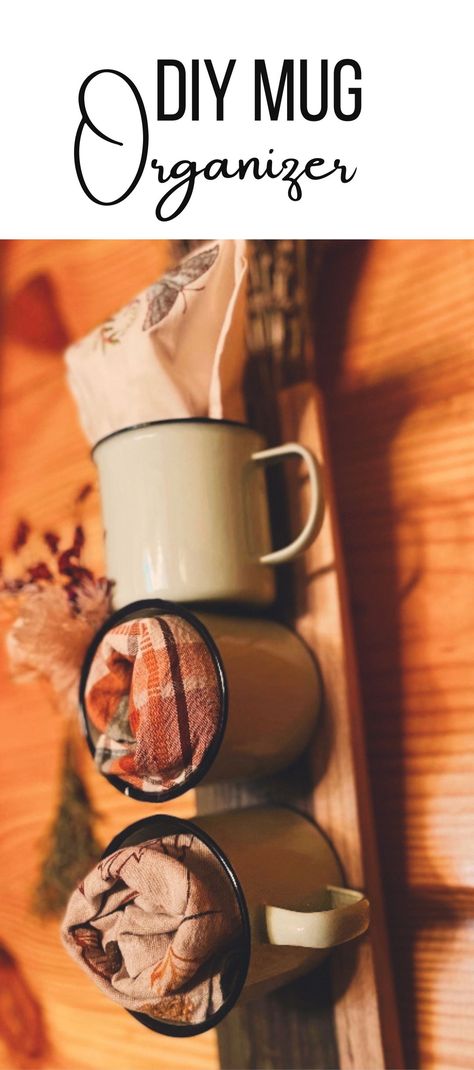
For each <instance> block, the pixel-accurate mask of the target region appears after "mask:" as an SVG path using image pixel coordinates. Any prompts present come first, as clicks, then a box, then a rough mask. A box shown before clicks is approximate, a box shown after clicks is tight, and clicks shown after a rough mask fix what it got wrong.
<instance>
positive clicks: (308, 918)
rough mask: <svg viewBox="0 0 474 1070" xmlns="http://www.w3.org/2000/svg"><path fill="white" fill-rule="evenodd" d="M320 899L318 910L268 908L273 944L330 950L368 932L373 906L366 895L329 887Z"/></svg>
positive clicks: (322, 891) (268, 931)
mask: <svg viewBox="0 0 474 1070" xmlns="http://www.w3.org/2000/svg"><path fill="white" fill-rule="evenodd" d="M320 897H321V902H320V904H319V905H318V909H317V910H309V911H308V910H304V911H300V910H286V909H283V908H282V907H272V906H267V907H265V921H266V926H267V935H268V938H269V940H270V943H271V944H286V945H287V946H288V945H291V946H293V947H314V948H328V947H336V946H337V945H338V944H345V943H346V942H347V941H348V940H354V939H355V937H356V936H361V935H362V933H365V932H366V930H367V929H368V927H369V915H370V906H369V901H368V899H366V897H365V895H364V894H363V892H355V891H352V889H350V888H335V887H334V885H332V884H328V885H326V886H325V887H324V888H321V889H320Z"/></svg>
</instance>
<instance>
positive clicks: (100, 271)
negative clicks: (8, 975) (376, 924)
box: [0, 242, 474, 1070]
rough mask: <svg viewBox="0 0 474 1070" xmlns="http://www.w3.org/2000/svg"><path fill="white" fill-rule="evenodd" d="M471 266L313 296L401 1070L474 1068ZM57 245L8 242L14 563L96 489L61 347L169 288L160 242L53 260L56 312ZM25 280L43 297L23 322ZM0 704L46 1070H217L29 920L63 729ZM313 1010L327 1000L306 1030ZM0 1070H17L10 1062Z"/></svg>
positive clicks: (25, 952) (3, 472)
mask: <svg viewBox="0 0 474 1070" xmlns="http://www.w3.org/2000/svg"><path fill="white" fill-rule="evenodd" d="M60 244H61V243H60ZM163 244H164V243H163ZM473 244H474V243H470V242H376V243H334V245H329V246H328V248H327V251H326V259H325V266H324V271H323V273H322V276H321V279H322V281H321V284H320V287H319V289H318V292H316V293H315V294H314V295H313V304H314V307H315V312H316V317H315V318H316V322H317V332H316V342H317V345H316V350H317V359H318V379H319V381H320V383H321V384H322V386H323V397H324V401H325V412H326V417H327V423H328V433H329V445H330V452H331V459H332V468H333V475H334V478H335V492H336V503H337V508H338V511H339V515H340V520H341V532H342V543H343V550H344V557H345V561H346V564H347V572H348V580H349V594H350V600H351V610H352V617H353V620H354V622H355V639H356V653H357V660H358V664H359V666H360V670H361V685H362V687H361V690H362V700H363V711H364V717H365V725H366V740H367V743H368V757H369V769H370V775H371V786H372V793H373V798H374V802H375V817H376V824H377V835H378V843H379V849H380V860H381V866H382V876H383V884H384V892H385V902H386V906H387V913H388V920H389V933H390V939H391V946H392V953H393V960H394V965H395V979H396V986H397V992H398V998H399V1004H400V1009H401V1013H402V1025H403V1037H404V1043H405V1045H406V1048H407V1063H408V1065H409V1066H411V1067H423V1068H430V1070H451V1068H452V1070H468V1068H470V1067H472V1066H474V1024H473V1019H472V1014H471V1013H470V1004H471V997H470V990H471V988H472V978H473V968H472V962H473V947H472V944H473V935H472V933H473V930H472V899H473V893H472V885H473V879H472V842H473V794H474V793H473V789H472V784H473V779H472V772H473V761H472V755H473V747H472V722H473V718H472V691H473V689H472V683H473V678H472V652H471V642H470V635H471V634H472V624H473V597H472V554H471V545H472V533H473V532H472V529H473V508H472V477H473V469H474V456H473V455H474V449H473V435H472V427H473V417H474V383H473V357H474V354H473V337H474V331H473V328H474V322H473V320H474V305H473V290H474V248H473ZM41 245H42V246H43V247H42V248H39V246H41ZM52 245H56V243H12V245H11V246H10V245H8V247H7V248H4V249H3V259H2V262H1V263H0V272H2V274H3V277H4V282H5V286H4V290H5V292H8V307H5V305H4V307H3V331H2V343H1V345H2V350H1V353H0V416H1V421H0V446H1V456H0V479H1V488H0V495H1V504H2V508H1V510H0V540H1V546H2V548H5V547H6V546H7V545H8V543H9V540H10V537H11V532H12V529H13V527H14V524H15V522H16V520H17V518H18V517H19V516H21V515H23V514H24V513H25V512H26V513H27V514H28V515H29V517H30V518H31V519H32V520H33V522H34V523H35V524H38V525H45V526H46V525H47V526H50V525H54V526H55V527H56V528H59V529H60V530H61V531H64V532H65V533H66V532H68V530H69V527H70V526H71V525H72V523H73V509H72V501H73V498H74V496H75V494H76V492H77V490H78V488H79V487H80V486H81V485H82V484H83V483H84V482H86V481H88V480H89V479H90V478H94V469H93V467H92V465H91V463H90V461H89V458H88V451H87V447H86V446H85V444H84V440H83V438H82V435H81V432H80V429H79V427H78V424H77V418H76V413H75V409H74V406H73V403H72V401H71V399H70V398H69V395H68V393H67V390H66V387H65V384H64V376H63V369H62V365H61V360H60V352H61V348H62V346H63V345H64V340H65V339H67V338H69V337H73V335H74V334H76V335H77V334H79V333H84V331H85V330H87V329H89V328H91V327H92V326H93V325H94V323H95V322H96V321H97V320H99V319H101V318H102V317H103V316H104V315H106V314H109V313H110V312H111V311H113V307H115V305H116V304H120V303H122V302H123V301H125V300H126V299H127V298H128V297H130V296H131V295H132V294H133V293H134V292H136V290H137V289H138V288H140V287H141V286H142V285H144V284H145V283H146V282H147V281H148V280H149V278H150V276H151V275H152V274H154V273H156V274H158V273H159V270H160V264H162V263H163V262H164V260H165V258H166V257H167V251H166V250H165V249H164V248H163V247H162V245H161V243H151V242H150V243H114V242H110V243H87V242H84V243H64V245H65V246H67V248H61V249H60V250H58V251H57V253H56V254H54V256H53V259H54V262H55V272H53V276H54V278H55V279H56V281H57V285H56V286H55V288H54V293H53V295H51V293H50V292H49V289H48V284H47V282H45V279H46V276H47V274H48V268H49V260H50V259H51V256H52V253H51V246H52ZM99 245H100V247H101V248H100V249H99ZM92 246H95V248H94V249H92ZM142 246H146V247H147V248H146V249H144V248H142ZM31 274H33V275H35V276H36V280H37V281H36V283H35V285H34V286H33V284H32V283H28V294H27V298H28V300H26V296H25V293H24V292H23V289H22V287H23V288H24V287H25V285H26V281H27V280H28V279H29V276H30V275H31ZM61 278H62V280H63V281H62V286H60V285H59V282H58V280H60V279H61ZM40 279H42V280H43V281H42V282H39V281H38V280H40ZM72 281H73V282H74V285H72ZM66 291H67V293H66ZM111 292H113V293H114V294H120V297H119V298H118V299H115V298H111V296H110V295H111ZM65 293H66V296H65ZM45 294H47V300H45ZM72 294H75V295H76V297H75V300H74V299H73V298H72V297H71V295H72ZM67 295H69V296H67ZM51 296H52V297H53V300H52V299H51ZM111 300H112V302H113V303H112V305H111V304H110V302H111ZM97 506H98V503H97V496H94V497H92V498H91V499H90V500H89V502H88V504H87V510H86V524H87V531H88V540H89V546H90V555H91V560H97V559H98V555H99V554H100V525H99V520H98V509H97ZM2 658H3V654H2ZM1 691H2V700H3V703H2V704H3V711H4V724H5V725H7V726H8V747H5V746H4V747H2V752H1V758H0V763H1V769H0V800H1V808H2V815H3V823H2V829H1V832H0V837H1V838H0V858H1V860H2V872H3V881H4V895H3V897H2V912H1V921H0V936H1V938H2V940H3V941H4V943H5V945H6V947H7V948H8V950H9V951H10V952H12V953H13V954H14V956H15V960H16V961H17V963H18V965H19V968H20V970H21V975H22V977H23V978H24V979H25V981H26V982H27V985H28V989H29V991H30V992H31V994H32V996H33V998H34V999H35V1000H37V1001H38V1003H39V1004H40V1005H41V1008H42V1025H43V1028H44V1030H45V1037H46V1041H45V1042H46V1043H47V1044H48V1045H49V1052H50V1054H49V1055H48V1056H47V1058H46V1057H45V1058H43V1060H42V1061H41V1058H40V1060H39V1062H37V1065H38V1066H42V1067H43V1068H44V1067H51V1068H53V1070H66V1068H67V1070H86V1067H87V1068H89V1067H97V1068H99V1067H101V1068H105V1070H107V1068H108V1067H110V1068H112V1067H113V1068H114V1070H122V1068H125V1067H127V1068H128V1067H131V1066H133V1067H134V1068H136V1070H142V1068H144V1070H145V1068H146V1067H150V1068H151V1066H153V1067H155V1068H159V1067H161V1066H163V1067H165V1066H166V1067H170V1068H181V1067H183V1070H184V1067H190V1068H191V1070H194V1068H196V1070H204V1068H206V1070H207V1068H208V1067H209V1068H211V1070H212V1067H217V1065H218V1053H217V1042H216V1038H215V1036H214V1034H208V1035H207V1036H205V1037H202V1038H198V1040H197V1041H193V1042H192V1043H189V1045H186V1049H185V1051H183V1050H182V1047H181V1046H180V1045H177V1044H176V1043H175V1042H173V1041H172V1040H170V1041H168V1040H166V1038H158V1037H153V1038H150V1035H149V1034H148V1033H147V1032H145V1030H142V1029H141V1028H140V1027H139V1026H138V1025H137V1024H136V1023H134V1022H133V1021H132V1020H131V1019H129V1016H127V1015H123V1014H121V1013H120V1011H119V1010H118V1009H117V1008H115V1007H113V1006H112V1005H109V1004H108V1002H107V1001H105V1000H104V1002H103V1005H101V1007H100V1008H99V1007H98V1003H97V996H96V993H95V991H94V990H92V991H91V990H90V985H89V984H88V982H87V978H85V977H84V978H82V976H81V975H77V970H76V969H75V968H74V966H73V964H72V963H71V964H70V963H69V961H68V959H67V958H66V956H65V955H64V953H63V951H62V949H61V947H60V945H59V942H58V935H57V926H56V923H54V922H51V923H49V922H48V923H47V924H45V923H41V924H40V925H38V923H37V922H36V921H34V919H33V918H32V916H31V914H30V912H29V893H30V888H31V884H32V881H33V877H34V873H35V869H36V862H37V857H38V840H39V838H40V836H41V834H42V832H43V830H44V827H45V824H46V823H47V821H48V820H49V818H50V816H51V814H52V809H53V804H54V795H55V785H56V776H57V770H58V762H59V750H60V745H61V738H62V734H63V731H64V724H63V721H62V719H61V714H60V712H59V711H55V710H53V709H52V708H51V701H50V697H49V696H48V694H47V691H46V690H45V689H42V688H39V687H37V686H33V685H28V686H26V685H24V686H23V687H22V688H21V689H19V688H18V687H16V686H14V685H12V683H11V682H10V680H9V677H8V672H7V669H6V666H5V663H4V660H3V661H2V665H1ZM89 784H90V788H91V790H92V793H93V798H94V802H95V804H96V806H97V807H98V808H99V809H100V810H101V811H102V815H103V816H102V819H101V828H100V831H101V834H102V837H103V839H104V842H105V840H107V839H108V838H109V836H110V835H112V834H113V833H114V832H116V831H117V830H118V829H119V828H120V827H122V826H123V825H125V824H126V823H128V822H129V821H130V820H134V819H135V818H136V816H139V814H141V813H143V812H144V811H143V806H141V805H140V804H138V803H134V802H133V801H132V800H126V799H124V798H122V797H121V796H119V795H118V793H116V792H113V790H112V789H111V788H109V787H108V785H107V784H102V782H99V778H96V777H94V776H92V777H90V779H89ZM302 787H304V785H302ZM181 806H182V807H183V809H180V808H179V807H177V808H174V810H175V812H181V813H183V814H184V813H185V812H186V813H190V812H192V808H193V800H192V799H191V798H189V799H188V797H186V800H183V803H182V804H181ZM321 820H322V817H321ZM304 994H305V993H304V990H303V992H300V997H303V996H304ZM316 997H317V993H316V994H314V999H316ZM311 1000H313V993H310V1000H309V1008H310V1010H309V1011H308V1016H309V1017H310V1018H311V1007H312V1006H314V1000H313V1003H311ZM275 1014H276V1015H278V1006H277V1007H276V1009H275ZM324 1014H325V1011H324V1008H323V1010H322V1011H321V1015H322V1018H321V1021H320V1030H324V1028H325V1026H324V1021H325V1020H326V1019H325V1018H324ZM312 1021H313V1023H314V1021H315V1019H314V1011H313V1014H312ZM317 1027H318V1020H316V1028H317ZM325 1043H326V1044H328V1043H330V1037H327V1036H326V1037H325ZM294 1044H295V1046H296V1044H297V1039H296V1038H295V1039H294ZM272 1054H274V1053H272V1052H270V1053H269V1057H271V1056H272ZM315 1057H316V1060H317V1059H318V1057H319V1056H318V1052H316V1056H315ZM249 1058H250V1059H251V1058H252V1053H250V1055H249ZM305 1058H306V1062H305V1063H303V1064H302V1065H306V1066H307V1065H310V1062H309V1061H308V1059H309V1058H310V1056H309V1055H308V1054H307V1053H306V1056H305ZM254 1063H255V1060H254ZM25 1065H26V1064H25ZM256 1065H258V1064H256ZM262 1065H263V1064H262ZM313 1065H314V1066H316V1065H317V1062H314V1064H313ZM0 1066H1V1067H2V1068H5V1070H7V1068H11V1067H14V1066H15V1063H14V1062H13V1061H12V1057H11V1053H10V1052H9V1050H8V1047H5V1048H4V1050H3V1051H2V1047H1V1045H0Z"/></svg>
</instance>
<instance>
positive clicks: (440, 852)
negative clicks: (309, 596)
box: [313, 241, 474, 1070]
mask: <svg viewBox="0 0 474 1070" xmlns="http://www.w3.org/2000/svg"><path fill="white" fill-rule="evenodd" d="M313 303H314V306H315V311H316V323H317V325H318V327H317V353H318V360H319V377H320V380H321V382H322V384H323V388H324V395H325V399H326V412H327V416H328V422H329V433H330V443H331V447H332V461H333V476H334V479H335V486H336V494H337V502H338V507H339V514H340V520H341V530H342V535H343V546H344V556H345V562H346V568H347V574H348V577H349V586H350V594H351V602H352V618H353V623H354V629H355V636H356V644H357V654H358V663H359V667H360V672H361V683H362V696H363V706H364V711H365V721H366V738H367V741H368V748H369V763H370V771H371V779H372V789H373V797H374V804H375V806H374V809H375V815H376V819H377V828H378V840H379V848H380V860H381V865H382V873H383V879H384V888H385V902H386V907H387V912H388V919H389V931H390V934H391V943H392V950H393V959H394V965H395V977H396V981H397V989H398V996H399V1001H400V1008H401V1015H402V1024H403V1035H404V1040H405V1047H406V1053H407V1062H408V1065H409V1066H410V1067H419V1066H423V1067H433V1068H434V1067H436V1068H439V1070H448V1068H449V1070H450V1068H459V1070H466V1068H469V1067H472V1066H473V1065H474V1024H473V1017H472V986H473V980H474V970H473V962H474V956H473V951H474V929H473V926H472V913H473V902H474V894H473V877H474V870H473V862H472V844H473V842H474V821H473V816H474V815H473V811H474V787H473V785H474V779H473V773H474V747H473V728H474V716H473V713H474V710H473V696H474V689H473V684H474V670H473V659H472V637H473V624H474V599H473V594H474V582H473V535H474V523H473V521H474V506H473V477H474V242H462V241H461V242H429V241H428V242H374V243H350V244H346V243H335V244H334V245H333V246H332V247H331V248H330V249H329V250H328V251H327V256H326V262H325V271H324V273H323V276H322V279H321V285H320V287H319V290H318V292H317V293H316V294H314V296H313Z"/></svg>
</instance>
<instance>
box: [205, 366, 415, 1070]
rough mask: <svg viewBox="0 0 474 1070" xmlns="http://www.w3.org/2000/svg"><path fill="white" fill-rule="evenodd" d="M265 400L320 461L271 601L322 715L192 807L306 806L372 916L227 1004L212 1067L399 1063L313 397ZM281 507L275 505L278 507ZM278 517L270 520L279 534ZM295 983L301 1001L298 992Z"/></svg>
mask: <svg viewBox="0 0 474 1070" xmlns="http://www.w3.org/2000/svg"><path fill="white" fill-rule="evenodd" d="M274 401H275V402H276V405H277V406H278V435H279V436H281V438H282V440H284V441H286V440H287V441H290V440H297V441H300V442H304V443H305V444H306V445H309V446H310V448H312V449H313V451H314V453H315V454H316V456H318V457H319V458H320V459H322V461H323V465H324V469H325V486H326V492H327V511H326V518H325V521H324V525H323V530H322V532H321V534H320V536H319V538H318V539H317V540H316V542H315V543H314V544H313V546H312V547H311V548H310V550H309V551H308V552H307V553H306V554H305V555H304V556H303V557H302V558H301V559H300V560H299V562H298V563H297V564H296V566H295V567H294V568H293V569H292V575H291V576H288V575H287V576H286V578H285V581H284V582H283V584H280V597H279V603H278V609H277V612H278V614H279V616H280V617H282V618H284V619H286V620H287V621H291V622H292V623H293V624H294V625H295V626H296V627H297V629H298V630H299V631H300V633H301V635H302V636H303V637H304V638H305V640H306V641H307V642H308V644H309V645H310V646H311V648H312V649H313V651H314V653H315V654H316V656H317V658H318V660H319V664H320V667H321V671H322V677H323V684H324V692H325V701H324V710H323V713H322V718H321V721H322V723H321V725H320V728H319V731H318V733H317V736H316V739H315V742H314V745H313V748H312V752H311V754H309V755H307V756H305V757H304V758H303V759H302V761H301V762H300V763H299V764H298V767H297V768H294V769H293V770H290V771H288V772H287V773H286V774H282V775H280V776H277V777H273V778H271V779H270V780H268V781H267V782H265V783H262V782H260V783H258V784H239V785H238V786H234V785H225V786H220V785H219V786H215V787H213V788H209V787H208V788H205V789H204V788H202V789H198V790H197V792H196V797H197V805H198V811H199V812H205V811H209V810H212V809H218V808H219V809H223V808H227V807H229V806H236V805H251V804H252V803H256V802H262V801H267V800H268V801H277V800H284V801H286V802H289V803H291V804H293V805H297V806H299V807H300V808H301V809H305V810H307V811H308V812H311V813H312V814H313V816H314V817H315V818H316V819H317V820H318V821H319V822H320V824H321V826H322V827H323V828H324V829H325V831H327V832H328V834H329V836H330V837H331V839H332V842H333V843H334V845H335V847H336V849H337V851H338V853H339V855H340V858H341V861H342V863H343V867H344V870H345V873H346V877H347V880H348V882H349V883H350V884H352V885H353V886H354V887H360V888H367V890H368V891H369V895H370V897H371V902H372V923H371V929H370V932H369V933H368V934H367V937H365V938H364V940H363V941H360V942H358V944H357V945H355V946H354V947H352V946H351V947H347V948H340V949H338V950H337V951H336V952H334V953H333V955H332V956H331V962H330V965H328V966H327V967H325V968H324V970H323V971H321V972H320V973H318V972H315V973H314V974H313V975H312V976H311V977H310V978H307V979H306V982H304V981H300V982H298V983H297V984H296V985H290V986H287V987H286V988H285V989H283V990H282V991H281V992H277V993H273V994H271V995H270V996H267V997H266V998H265V999H264V1000H260V1001H258V1003H256V1004H255V1005H254V1006H243V1007H241V1008H238V1009H237V1010H235V1011H233V1012H232V1013H231V1014H230V1015H229V1017H228V1019H227V1020H226V1021H225V1022H224V1023H223V1024H222V1025H221V1026H220V1027H219V1029H218V1034H219V1050H220V1057H221V1067H222V1068H223V1070H238V1068H240V1070H244V1068H245V1070H247V1068H248V1070H251V1068H253V1067H255V1066H258V1067H260V1066H262V1067H269V1068H270V1067H271V1068H275V1070H276V1068H280V1067H286V1068H287V1070H291V1068H295V1070H298V1068H301V1070H306V1068H314V1070H319V1068H325V1067H326V1068H327V1067H329V1066H331V1067H333V1066H334V1067H335V1066H338V1067H340V1068H341V1070H362V1068H364V1070H381V1068H383V1067H392V1068H393V1067H397V1068H401V1067H402V1066H403V1056H402V1052H401V1046H400V1037H399V1029H398V1021H397V1014H396V1005H395V999H394V992H393V984H392V979H391V968H390V960H389V955H388V947H387V940H386V933H385V921H384V912H383V905H382V894H381V886H380V880H379V875H378V865H377V858H376V847H375V840H374V831H373V822H372V814H371V806H370V798H369V791H368V782H367V771H366V760H365V746H364V739H363V729H362V721H361V712H360V705H359V696H358V687H357V675H356V671H355V664H354V657H353V648H352V639H351V633H350V624H349V616H348V612H347V603H346V595H345V584H344V576H343V568H342V558H341V553H340V547H339V543H338V536H337V524H336V517H335V507H334V496H333V490H332V484H331V475H330V459H329V456H328V452H327V443H326V438H325V433H324V426H323V414H322V406H321V401H320V398H319V396H318V394H317V391H316V390H315V388H314V387H313V386H312V385H311V384H308V383H303V384H299V385H296V386H293V387H290V388H288V389H286V390H283V391H281V392H280V393H279V396H278V398H277V399H274ZM266 402H267V410H266V416H265V420H266V422H267V428H266V430H267V435H268V436H269V437H272V438H275V433H274V434H273V435H272V436H270V435H269V429H268V413H269V412H270V411H271V398H268V397H267V399H266ZM271 418H274V417H271ZM292 475H293V478H290V479H288V482H287V490H288V496H287V502H286V503H285V504H286V509H285V511H286V513H287V517H288V516H290V517H291V527H292V528H293V531H294V533H296V532H297V530H298V529H299V528H300V527H301V518H302V517H303V516H304V514H305V508H306V500H305V499H306V487H305V484H304V482H303V483H301V481H299V482H296V481H295V478H294V473H293V474H292ZM292 488H293V493H292ZM281 504H282V503H281V502H280V506H281ZM282 511H283V510H282V508H280V514H281V512H282ZM283 526H284V525H283V524H280V525H279V527H280V537H281V528H282V527H283ZM289 580H290V582H288V581H289ZM303 992H304V993H305V998H304V999H301V998H299V997H301V994H302V993H303ZM298 993H299V997H298Z"/></svg>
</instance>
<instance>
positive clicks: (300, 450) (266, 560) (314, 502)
mask: <svg viewBox="0 0 474 1070" xmlns="http://www.w3.org/2000/svg"><path fill="white" fill-rule="evenodd" d="M295 455H296V456H298V457H302V458H303V460H304V462H305V464H306V468H307V470H308V475H309V484H310V492H311V502H310V507H309V516H308V519H307V521H306V524H305V525H304V528H303V530H302V531H300V534H299V535H297V537H296V539H293V542H290V543H288V546H282V547H281V548H280V549H279V550H272V551H271V552H270V553H268V554H262V556H261V557H260V558H259V561H260V564H261V565H280V564H283V562H284V561H291V559H292V558H293V557H296V555H297V554H299V553H301V551H302V550H305V549H306V547H307V546H309V544H310V543H311V542H312V541H313V539H314V538H315V537H316V535H317V534H318V532H319V530H320V528H321V525H322V522H323V516H324V496H323V487H322V477H321V468H320V466H319V464H318V462H317V461H316V459H315V457H313V454H312V453H310V451H309V450H308V449H306V446H300V444H299V442H286V443H285V445H284V446H273V447H272V449H268V450H260V451H259V452H258V453H253V454H252V461H255V463H256V464H261V465H266V464H277V463H278V461H280V460H282V459H283V458H284V457H292V456H295Z"/></svg>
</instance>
